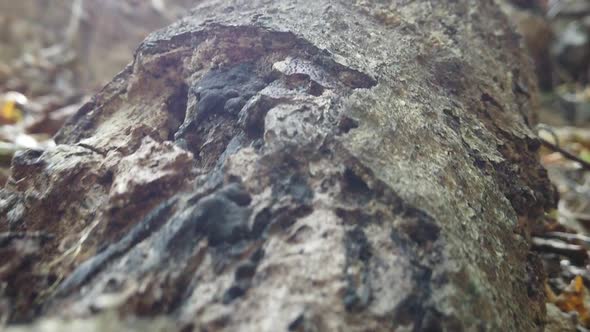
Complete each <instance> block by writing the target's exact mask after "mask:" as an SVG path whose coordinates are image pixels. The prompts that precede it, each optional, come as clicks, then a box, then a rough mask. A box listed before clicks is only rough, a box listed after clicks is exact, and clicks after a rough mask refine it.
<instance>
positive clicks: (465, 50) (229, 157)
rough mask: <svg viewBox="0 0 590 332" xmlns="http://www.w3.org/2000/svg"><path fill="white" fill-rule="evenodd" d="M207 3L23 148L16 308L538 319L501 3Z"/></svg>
mask: <svg viewBox="0 0 590 332" xmlns="http://www.w3.org/2000/svg"><path fill="white" fill-rule="evenodd" d="M199 3H200V4H199V6H198V7H197V8H196V9H195V10H194V11H193V14H192V16H189V17H187V18H186V19H184V20H182V21H180V22H178V23H176V24H174V25H172V26H171V27H169V28H166V29H164V30H161V31H158V32H155V33H153V34H152V35H150V36H149V37H148V38H147V39H146V40H145V41H144V42H143V43H142V44H141V46H140V47H139V48H138V50H137V52H136V55H135V58H134V61H133V63H132V64H131V65H129V66H128V67H127V68H126V69H125V70H124V71H122V72H121V73H120V74H119V75H117V76H116V77H115V78H114V79H113V80H112V82H111V83H110V84H109V85H107V86H106V87H105V88H104V89H103V90H102V91H101V92H100V93H99V94H97V95H96V96H95V97H94V98H93V100H92V101H91V102H89V103H88V104H87V105H85V106H84V107H82V108H81V109H80V110H79V112H78V113H77V115H76V116H74V118H72V119H71V121H70V122H69V124H67V125H66V126H65V127H64V128H63V129H62V130H61V132H60V133H59V134H58V136H57V137H56V140H57V143H58V145H57V146H56V147H55V148H53V149H51V150H48V151H44V152H38V151H27V152H24V153H22V154H20V155H18V156H17V157H16V158H15V160H14V162H13V175H12V179H11V181H10V182H9V184H8V185H7V186H6V188H5V189H4V190H2V191H1V192H0V211H1V212H0V230H1V231H3V232H12V233H18V234H20V235H19V236H12V237H11V236H8V235H7V236H5V237H2V239H3V240H2V242H1V243H0V252H1V256H0V257H3V258H2V262H1V263H0V264H1V265H0V277H1V280H2V281H3V285H4V286H3V288H2V293H1V294H2V299H3V303H4V306H5V308H7V312H8V316H7V318H8V320H9V322H12V323H18V322H30V321H31V320H32V319H34V318H38V317H39V316H43V317H46V318H49V319H59V318H60V317H61V318H63V317H70V318H76V319H83V322H84V323H85V324H89V325H90V326H92V325H93V324H99V323H100V324H102V323H101V322H103V319H104V316H102V315H104V313H105V312H106V313H107V315H110V314H108V313H109V312H110V313H112V311H113V310H115V311H116V312H117V313H118V315H115V316H112V317H115V318H114V319H109V321H110V323H111V324H119V323H120V324H123V325H124V324H129V325H130V326H131V327H135V328H137V329H143V328H145V326H146V325H145V322H143V321H135V323H133V322H131V323H129V321H128V320H127V319H129V318H130V317H143V318H146V317H147V318H149V319H154V318H155V317H158V318H157V322H158V324H155V323H154V324H148V325H147V326H151V327H152V328H154V329H155V328H156V326H160V325H159V324H160V323H161V324H164V325H165V326H168V328H171V329H182V328H186V330H190V329H191V328H193V329H194V330H195V331H215V330H227V331H238V330H240V331H284V330H290V331H412V330H413V331H460V330H478V331H479V330H489V331H534V330H539V329H541V328H542V326H543V324H544V310H545V309H544V308H545V304H544V295H543V287H542V286H543V285H542V280H543V277H542V272H541V271H542V269H541V267H540V265H539V262H538V260H537V259H536V257H535V256H534V255H533V254H531V253H530V251H529V249H530V240H529V238H528V235H527V234H528V233H527V229H528V228H529V226H530V225H534V224H535V223H538V222H539V219H540V218H541V217H542V216H543V213H544V211H545V209H547V208H550V207H551V206H553V204H554V197H553V194H552V190H551V186H550V184H549V181H548V179H547V177H546V173H545V171H544V170H543V169H542V167H541V166H540V165H539V163H538V161H537V157H536V151H537V149H538V148H539V145H540V143H539V141H538V140H537V139H536V137H535V135H534V133H533V132H532V130H531V126H533V125H534V124H535V119H534V115H533V110H534V107H535V105H536V86H535V84H534V82H533V79H532V78H531V65H530V63H529V60H528V58H526V57H525V56H524V55H523V53H522V52H521V50H520V47H519V38H518V37H517V36H516V35H515V34H514V33H513V32H512V31H511V27H510V25H509V24H508V23H507V21H506V19H505V17H504V16H503V15H502V14H501V13H500V11H499V9H498V8H497V7H496V5H495V4H494V2H493V1H482V0H457V1H438V0H436V1H434V0H432V1H426V0H423V1H412V2H408V1H401V0H400V1H393V0H392V1H387V2H376V1H375V2H368V1H357V2H355V3H353V4H351V2H350V1H327V0H313V1H303V0H301V1H287V0H280V1H279V0H277V1H262V0H249V1H232V2H227V1H225V0H208V1H201V2H199ZM27 234H28V235H27ZM39 234H45V235H44V236H40V235H39ZM29 235H30V236H29ZM101 313H102V314H101ZM108 317H111V316H108ZM117 317H118V318H117ZM77 322H78V323H80V322H79V321H77ZM93 322H95V323H93ZM125 322H127V323H125ZM162 322H163V323H162ZM58 323H59V321H58ZM62 323H63V324H66V323H65V322H62ZM80 324H82V323H80ZM70 327H71V326H70ZM63 328H65V327H63Z"/></svg>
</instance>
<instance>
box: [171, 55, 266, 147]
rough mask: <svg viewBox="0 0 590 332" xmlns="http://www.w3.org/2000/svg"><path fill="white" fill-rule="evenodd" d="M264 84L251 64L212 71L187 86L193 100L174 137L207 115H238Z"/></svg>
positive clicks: (194, 126) (191, 128)
mask: <svg viewBox="0 0 590 332" xmlns="http://www.w3.org/2000/svg"><path fill="white" fill-rule="evenodd" d="M266 85H267V84H266V82H265V81H264V80H263V79H262V78H261V77H259V76H258V74H257V73H256V70H255V66H254V65H253V64H251V63H241V64H237V65H235V66H233V67H230V68H224V69H214V70H211V71H210V72H208V73H207V74H205V75H204V76H203V77H202V78H201V80H200V81H199V82H198V83H197V84H196V85H195V86H193V87H191V88H190V90H189V91H190V94H192V97H194V98H195V100H196V103H194V105H193V106H190V107H189V108H188V109H187V110H186V115H185V119H184V123H183V124H182V126H181V127H180V128H179V130H178V132H177V133H176V134H175V135H174V138H175V139H180V138H183V137H184V136H185V134H186V133H187V132H189V131H192V130H195V129H196V127H198V126H199V125H200V124H201V123H202V122H203V121H205V120H207V119H208V118H209V117H212V116H216V115H217V116H231V117H235V116H237V115H238V113H239V112H240V110H241V109H242V107H244V105H246V102H247V101H248V100H249V99H250V98H252V97H253V96H254V95H255V94H256V93H257V92H258V91H260V90H262V89H263V88H264V87H265V86H266Z"/></svg>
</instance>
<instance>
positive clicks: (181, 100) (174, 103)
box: [166, 84, 188, 141]
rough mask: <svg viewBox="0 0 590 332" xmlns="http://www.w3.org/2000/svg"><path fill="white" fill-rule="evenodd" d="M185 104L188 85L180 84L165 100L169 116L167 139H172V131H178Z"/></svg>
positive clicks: (182, 119)
mask: <svg viewBox="0 0 590 332" xmlns="http://www.w3.org/2000/svg"><path fill="white" fill-rule="evenodd" d="M187 104H188V86H187V85H186V84H182V85H181V86H180V87H179V88H177V89H176V91H175V93H174V94H173V95H171V96H170V97H169V98H168V99H167V100H166V108H167V110H168V113H170V118H168V125H169V133H168V140H170V141H174V133H176V132H177V131H178V129H179V127H180V125H181V124H182V123H183V122H184V118H185V116H186V107H187Z"/></svg>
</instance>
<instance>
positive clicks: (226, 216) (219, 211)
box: [168, 183, 250, 249]
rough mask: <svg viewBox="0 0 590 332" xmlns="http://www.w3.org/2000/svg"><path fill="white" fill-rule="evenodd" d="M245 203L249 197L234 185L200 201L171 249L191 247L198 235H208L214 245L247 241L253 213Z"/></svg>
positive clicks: (172, 242) (183, 223)
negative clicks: (249, 220)
mask: <svg viewBox="0 0 590 332" xmlns="http://www.w3.org/2000/svg"><path fill="white" fill-rule="evenodd" d="M246 202H248V203H249V195H248V194H247V193H246V192H245V191H244V190H243V189H241V187H240V185H238V184H235V183H233V184H229V185H227V186H226V187H224V188H222V189H220V190H219V191H217V192H215V193H213V194H211V195H209V196H206V197H203V198H201V199H200V200H199V201H198V202H197V203H196V205H195V206H194V207H193V208H192V211H191V212H190V213H189V214H188V216H187V217H185V218H184V220H183V222H182V226H181V228H180V230H179V231H178V232H177V233H176V236H175V238H174V239H173V240H172V241H170V242H169V244H168V245H169V247H170V248H171V249H172V248H179V247H183V246H185V245H186V244H189V245H191V246H192V245H194V241H195V240H196V239H198V238H199V235H202V236H205V237H206V238H207V239H208V240H209V244H210V245H212V246H217V245H220V244H223V243H229V244H235V243H237V242H238V241H240V240H244V239H247V238H248V237H249V233H250V231H249V228H248V217H249V215H250V210H249V209H248V208H247V207H246V206H244V205H245V204H246Z"/></svg>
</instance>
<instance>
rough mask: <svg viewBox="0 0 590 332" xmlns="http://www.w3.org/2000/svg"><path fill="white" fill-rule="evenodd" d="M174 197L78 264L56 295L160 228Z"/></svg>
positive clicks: (78, 283) (81, 281) (81, 282)
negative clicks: (115, 240) (121, 236)
mask: <svg viewBox="0 0 590 332" xmlns="http://www.w3.org/2000/svg"><path fill="white" fill-rule="evenodd" d="M175 203H176V199H175V198H172V199H169V200H168V201H166V202H164V203H162V204H160V205H158V206H157V207H156V208H155V209H153V210H152V211H151V212H150V213H148V215H147V216H145V217H144V218H143V220H141V221H140V222H139V223H137V224H136V225H135V226H134V227H133V228H131V230H130V231H129V232H128V233H127V235H125V236H124V237H123V238H122V239H121V240H119V241H118V242H116V243H113V244H111V245H110V246H108V247H105V249H104V250H103V251H101V252H100V253H98V254H97V255H95V256H94V257H92V258H91V259H89V260H87V261H85V262H84V263H82V264H80V266H78V268H76V270H74V272H73V273H72V274H70V276H69V277H68V278H67V279H66V280H64V281H63V282H62V283H61V284H60V286H59V288H58V290H57V295H58V296H59V295H60V294H67V293H69V292H70V291H71V290H72V289H74V288H76V287H79V286H81V285H83V284H84V283H85V282H87V281H88V280H89V279H90V278H91V277H93V276H94V275H95V274H96V273H97V272H98V271H99V270H100V269H102V268H103V267H104V265H105V264H106V263H107V262H109V261H111V260H112V259H114V258H116V257H118V256H120V255H123V254H124V253H125V252H127V251H128V250H129V248H131V247H133V246H134V245H136V244H137V243H139V242H140V241H141V240H143V239H145V238H146V237H148V236H149V235H150V234H152V233H153V232H154V231H155V230H156V229H158V228H160V227H161V226H162V225H163V223H164V222H165V221H166V220H167V219H168V217H169V216H170V214H171V213H172V210H173V207H174V205H175Z"/></svg>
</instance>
